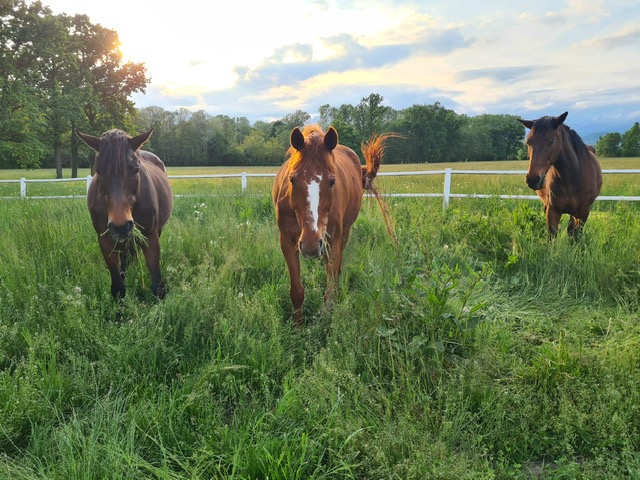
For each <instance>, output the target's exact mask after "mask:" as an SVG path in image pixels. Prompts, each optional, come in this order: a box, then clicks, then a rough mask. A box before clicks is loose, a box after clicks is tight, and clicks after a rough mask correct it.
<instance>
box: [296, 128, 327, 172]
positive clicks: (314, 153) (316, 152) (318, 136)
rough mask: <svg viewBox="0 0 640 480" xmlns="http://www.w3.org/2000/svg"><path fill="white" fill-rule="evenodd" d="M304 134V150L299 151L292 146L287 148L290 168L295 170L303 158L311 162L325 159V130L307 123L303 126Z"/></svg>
mask: <svg viewBox="0 0 640 480" xmlns="http://www.w3.org/2000/svg"><path fill="white" fill-rule="evenodd" d="M302 135H303V136H304V152H299V151H298V150H296V149H295V148H293V147H292V146H291V147H289V149H288V150H287V155H288V156H289V159H290V160H289V169H290V170H295V169H296V168H297V167H298V165H299V164H300V162H301V161H302V160H303V159H304V160H305V161H311V162H319V161H323V162H324V161H325V155H324V154H325V153H326V149H325V146H324V135H325V132H323V131H322V129H321V128H320V126H319V125H306V126H305V127H303V128H302Z"/></svg>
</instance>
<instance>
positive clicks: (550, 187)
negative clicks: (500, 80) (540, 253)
mask: <svg viewBox="0 0 640 480" xmlns="http://www.w3.org/2000/svg"><path fill="white" fill-rule="evenodd" d="M567 115H568V112H564V113H563V114H562V115H560V116H559V117H542V118H539V119H537V120H520V123H522V124H523V125H524V126H525V127H527V128H529V129H530V131H529V135H528V136H527V140H526V143H527V146H528V148H529V171H528V172H527V176H526V180H527V185H529V188H531V189H533V190H535V191H536V193H537V194H538V196H539V197H540V198H541V199H542V203H543V204H544V210H545V214H546V217H547V230H548V232H549V238H550V239H552V238H554V237H555V236H556V234H557V232H558V224H559V223H560V217H561V216H562V214H563V213H567V214H569V215H570V216H571V218H570V219H569V226H568V227H567V232H568V234H569V238H570V240H571V241H572V242H573V241H576V240H578V239H579V238H580V234H581V233H582V229H583V227H584V224H585V222H586V221H587V218H589V212H590V211H591V206H592V204H593V202H594V201H595V199H596V198H597V197H598V195H599V194H600V189H601V188H602V170H601V168H600V163H599V162H598V157H596V155H595V150H594V149H593V147H591V146H588V145H585V143H584V142H583V141H582V139H581V138H580V136H579V135H578V134H577V133H576V132H575V130H573V129H571V128H569V127H568V126H567V125H565V124H564V120H565V119H566V118H567Z"/></svg>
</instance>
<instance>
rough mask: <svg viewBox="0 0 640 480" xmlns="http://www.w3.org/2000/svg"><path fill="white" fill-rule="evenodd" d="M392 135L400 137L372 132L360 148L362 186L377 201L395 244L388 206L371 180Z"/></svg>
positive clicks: (376, 173)
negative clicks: (362, 156)
mask: <svg viewBox="0 0 640 480" xmlns="http://www.w3.org/2000/svg"><path fill="white" fill-rule="evenodd" d="M394 137H400V135H398V134H395V133H383V134H381V135H377V134H375V133H374V134H372V135H371V137H369V140H368V141H366V142H362V145H361V146H360V148H361V149H362V155H364V160H365V165H364V166H363V167H362V186H363V188H364V189H365V190H366V191H368V192H371V193H372V194H373V196H374V197H375V198H376V200H377V201H378V205H379V206H380V211H381V212H382V216H383V218H384V223H385V225H386V226H387V233H388V234H389V237H390V238H391V240H392V241H393V242H394V243H395V245H396V246H397V245H398V239H397V237H396V235H395V233H394V231H393V228H392V226H391V219H390V217H391V214H390V213H389V207H388V205H387V204H386V202H385V201H384V200H383V198H382V196H381V195H380V192H379V191H378V189H377V188H376V186H375V185H374V184H373V180H374V179H375V178H376V176H377V175H378V169H379V168H380V162H381V161H382V156H383V155H384V149H385V146H386V145H385V143H386V141H387V139H389V138H394Z"/></svg>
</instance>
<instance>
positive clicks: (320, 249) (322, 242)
mask: <svg viewBox="0 0 640 480" xmlns="http://www.w3.org/2000/svg"><path fill="white" fill-rule="evenodd" d="M318 250H319V251H320V252H322V251H323V250H324V240H322V239H320V240H318Z"/></svg>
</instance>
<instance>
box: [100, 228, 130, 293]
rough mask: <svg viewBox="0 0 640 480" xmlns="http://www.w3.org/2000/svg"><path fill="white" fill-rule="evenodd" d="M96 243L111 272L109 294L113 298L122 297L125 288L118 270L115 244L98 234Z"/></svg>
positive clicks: (122, 277) (118, 256) (117, 254)
mask: <svg viewBox="0 0 640 480" xmlns="http://www.w3.org/2000/svg"><path fill="white" fill-rule="evenodd" d="M98 245H99V246H100V251H101V252H102V256H103V258H104V261H105V263H106V264H107V268H108V269H109V273H110V274H111V295H112V296H113V298H115V299H116V300H117V299H120V298H124V296H125V293H126V288H125V285H124V275H123V274H122V271H121V270H120V253H119V252H118V251H117V250H116V244H115V243H114V242H113V240H112V239H111V237H109V236H107V235H98Z"/></svg>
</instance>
